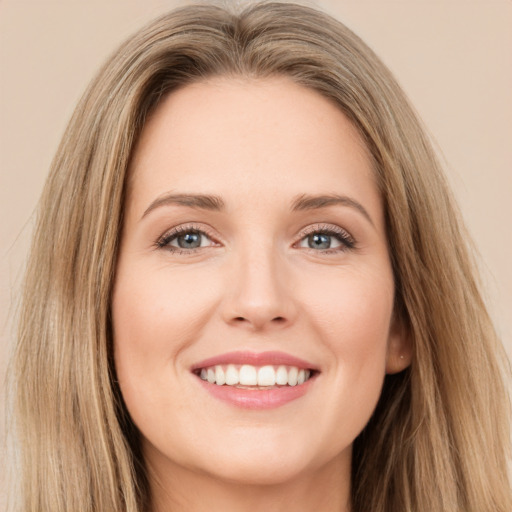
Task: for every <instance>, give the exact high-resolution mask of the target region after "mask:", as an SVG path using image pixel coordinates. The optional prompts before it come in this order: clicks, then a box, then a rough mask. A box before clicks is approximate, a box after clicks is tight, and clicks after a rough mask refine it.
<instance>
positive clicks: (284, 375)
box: [276, 365, 288, 386]
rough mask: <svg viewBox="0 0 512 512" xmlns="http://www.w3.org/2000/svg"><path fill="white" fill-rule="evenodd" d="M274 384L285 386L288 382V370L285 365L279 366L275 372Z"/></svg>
mask: <svg viewBox="0 0 512 512" xmlns="http://www.w3.org/2000/svg"><path fill="white" fill-rule="evenodd" d="M276 384H279V385H280V386H286V384H288V370H287V369H286V366H282V365H281V366H280V367H279V368H278V369H277V372H276Z"/></svg>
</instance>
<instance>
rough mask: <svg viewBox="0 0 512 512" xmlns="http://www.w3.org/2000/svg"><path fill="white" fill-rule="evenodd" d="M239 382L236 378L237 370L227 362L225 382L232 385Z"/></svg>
mask: <svg viewBox="0 0 512 512" xmlns="http://www.w3.org/2000/svg"><path fill="white" fill-rule="evenodd" d="M239 382H240V379H239V378H238V370H237V369H236V368H235V367H234V365H232V364H228V367H227V369H226V384H227V385H228V386H234V385H236V384H238V383H239Z"/></svg>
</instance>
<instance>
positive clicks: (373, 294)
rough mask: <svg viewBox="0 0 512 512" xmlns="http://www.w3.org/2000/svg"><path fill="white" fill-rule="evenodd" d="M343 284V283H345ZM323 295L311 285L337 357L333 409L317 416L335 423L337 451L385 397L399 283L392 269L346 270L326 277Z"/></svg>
mask: <svg viewBox="0 0 512 512" xmlns="http://www.w3.org/2000/svg"><path fill="white" fill-rule="evenodd" d="M341 283H342V284H341ZM324 285H325V286H324V289H323V291H322V293H319V292H318V288H314V287H312V286H311V285H310V286H308V289H309V297H310V299H309V300H310V303H309V304H310V306H309V311H310V312H311V315H310V316H309V317H308V319H309V321H310V322H311V323H312V326H313V330H314V331H316V332H319V333H322V335H321V338H320V341H321V342H322V343H323V344H324V346H325V347H326V349H327V351H328V352H329V353H330V355H331V359H330V364H329V367H328V369H327V371H326V373H325V375H324V377H325V378H327V379H329V382H330V383H331V386H330V388H331V389H332V396H331V397H328V398H326V403H328V407H324V406H323V405H322V406H319V407H318V410H317V411H316V412H315V415H317V416H318V418H323V419H322V422H323V423H324V424H326V425H331V426H332V427H333V429H332V432H331V433H330V435H331V436H332V438H333V439H337V443H335V446H333V449H334V450H336V449H339V447H342V446H347V445H349V444H350V443H351V442H352V441H353V440H354V439H355V438H356V437H357V435H359V433H360V432H361V430H362V429H363V428H364V426H365V425H366V423H367V422H368V420H369V419H370V417H371V415H372V413H373V410H374V409H375V406H376V404H377V401H378V399H379V396H380V393H381V390H382V384H383V381H384V376H385V369H386V356H387V346H388V336H389V328H390V319H391V315H392V308H393V293H394V285H393V279H392V276H391V273H390V272H389V274H387V273H383V272H382V271H381V272H380V274H378V273H375V274H372V275H370V274H361V273H359V272H348V271H346V272H344V273H343V276H342V277H341V276H340V279H339V280H336V279H334V280H332V281H330V282H328V281H324Z"/></svg>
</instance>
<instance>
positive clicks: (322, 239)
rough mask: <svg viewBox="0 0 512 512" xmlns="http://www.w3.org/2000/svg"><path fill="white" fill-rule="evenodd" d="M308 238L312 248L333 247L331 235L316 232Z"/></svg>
mask: <svg viewBox="0 0 512 512" xmlns="http://www.w3.org/2000/svg"><path fill="white" fill-rule="evenodd" d="M308 238H309V240H308V242H309V247H311V248H312V249H329V247H331V237H330V236H329V235H323V234H319V233H316V234H314V235H310V236H309V237H308Z"/></svg>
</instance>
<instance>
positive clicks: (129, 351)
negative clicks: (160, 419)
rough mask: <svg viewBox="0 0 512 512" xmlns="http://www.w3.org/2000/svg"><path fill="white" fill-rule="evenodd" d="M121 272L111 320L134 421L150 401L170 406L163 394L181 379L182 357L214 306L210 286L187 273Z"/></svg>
mask: <svg viewBox="0 0 512 512" xmlns="http://www.w3.org/2000/svg"><path fill="white" fill-rule="evenodd" d="M168 274H169V272H166V271H163V270H162V269H161V268H160V269H158V270H157V269H153V270H152V271H149V272H148V270H147V269H143V268H137V266H134V265H132V266H131V268H130V271H129V272H127V271H125V269H124V267H123V265H122V264H121V265H120V266H119V269H118V277H117V280H116V284H115V288H114V294H113V301H112V315H113V328H114V360H115V367H116V373H117V378H118V380H119V385H120V387H121V391H122V393H123V396H124V399H125V401H126V403H127V405H128V408H129V410H130V412H131V413H132V416H136V415H137V410H138V409H139V407H142V408H144V404H145V403H147V401H148V400H149V401H154V402H155V403H157V402H159V401H160V402H159V403H160V404H162V403H163V404H169V405H170V401H171V399H172V398H171V397H170V395H169V394H168V393H167V394H165V393H164V390H165V389H168V387H169V385H170V381H171V380H172V379H176V378H179V375H180V374H179V372H178V371H177V365H179V363H180V354H181V352H182V351H183V350H184V349H185V348H186V347H187V346H189V345H191V344H193V343H194V341H196V340H197V338H198V337H199V336H200V334H201V331H202V329H203V327H204V325H205V323H206V320H205V319H206V318H208V317H209V310H210V309H211V308H212V304H213V303H214V299H213V295H214V294H213V289H214V287H213V286H211V283H210V286H198V285H199V283H198V282H197V280H191V279H190V276H188V275H187V273H186V272H185V273H183V272H182V273H180V272H174V273H173V275H172V279H170V278H169V276H168Z"/></svg>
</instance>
